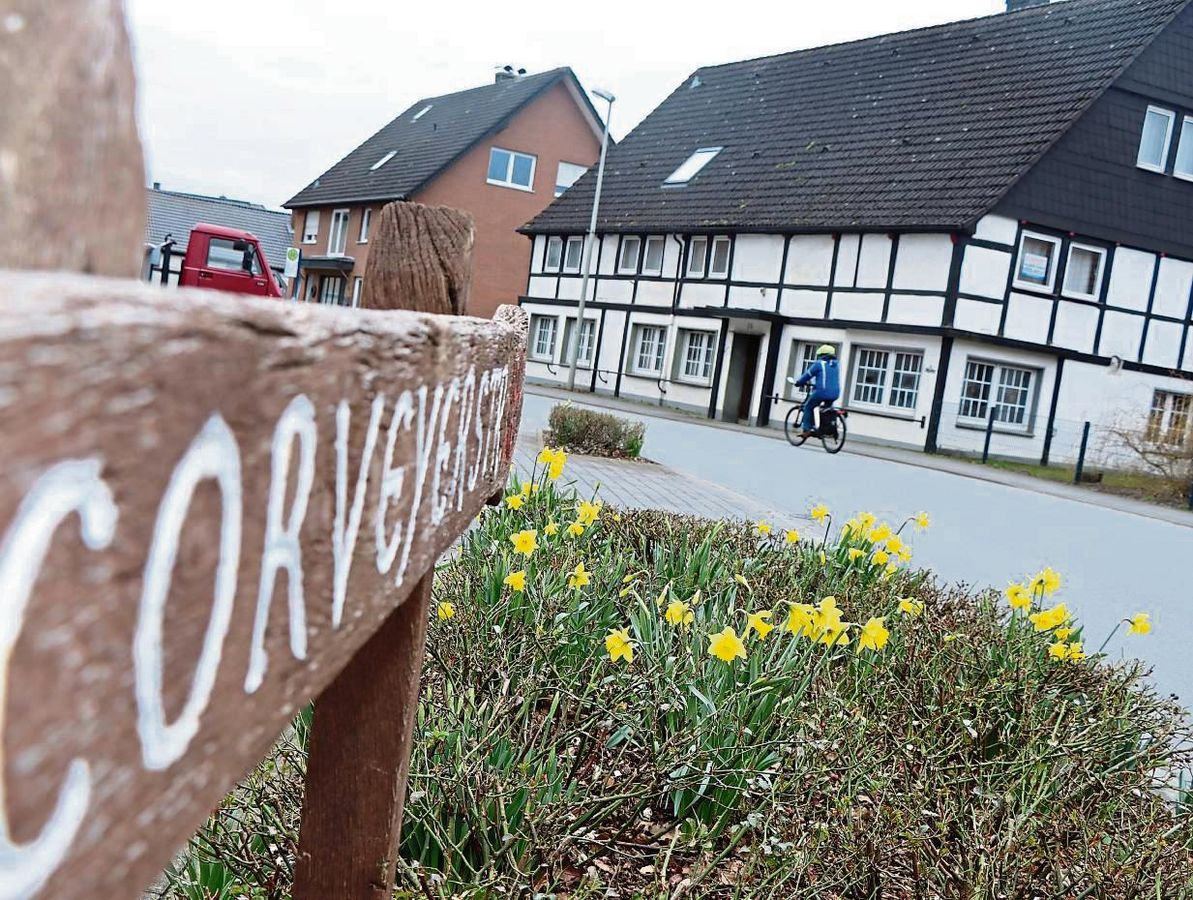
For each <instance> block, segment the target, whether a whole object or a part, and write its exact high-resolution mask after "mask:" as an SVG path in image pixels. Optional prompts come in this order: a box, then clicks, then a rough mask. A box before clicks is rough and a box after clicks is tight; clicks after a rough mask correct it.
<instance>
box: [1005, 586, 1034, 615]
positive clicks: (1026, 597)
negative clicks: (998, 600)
mask: <svg viewBox="0 0 1193 900" xmlns="http://www.w3.org/2000/svg"><path fill="white" fill-rule="evenodd" d="M1003 593H1004V594H1006V597H1007V602H1008V603H1010V604H1011V609H1027V608H1028V607H1030V606H1031V591H1029V590H1028V589H1027V588H1026V587H1025V586H1024V585H1022V584H1019V583H1018V582H1016V583H1015V584H1010V585H1007V589H1006V590H1005V591H1004V592H1003Z"/></svg>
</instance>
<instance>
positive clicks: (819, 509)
mask: <svg viewBox="0 0 1193 900" xmlns="http://www.w3.org/2000/svg"><path fill="white" fill-rule="evenodd" d="M809 515H810V516H811V517H812V520H813V521H814V522H820V523H822V524H823V522H824V520H825V519H827V518H828V516H829V509H828V507H827V506H825V505H824V504H823V503H817V504H816V505H815V506H813V507H812V510H811V512H810V513H809Z"/></svg>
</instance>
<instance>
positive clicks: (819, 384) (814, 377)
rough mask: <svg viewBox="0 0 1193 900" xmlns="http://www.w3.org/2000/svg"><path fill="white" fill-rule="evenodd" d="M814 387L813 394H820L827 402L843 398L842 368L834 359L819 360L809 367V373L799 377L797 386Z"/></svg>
mask: <svg viewBox="0 0 1193 900" xmlns="http://www.w3.org/2000/svg"><path fill="white" fill-rule="evenodd" d="M809 383H810V384H811V385H812V393H814V394H818V395H819V396H821V397H823V398H825V399H826V400H836V399H838V398H840V396H841V374H840V366H839V364H838V363H837V361H836V360H835V359H833V358H831V357H830V358H828V359H818V360H816V362H814V363H812V365H810V366H808V371H806V372H805V373H804V374H803V375H801V376H800V377H799V380H798V381H796V384H798V385H800V386H803V385H805V384H809Z"/></svg>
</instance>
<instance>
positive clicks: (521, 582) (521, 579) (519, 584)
mask: <svg viewBox="0 0 1193 900" xmlns="http://www.w3.org/2000/svg"><path fill="white" fill-rule="evenodd" d="M502 584H504V585H506V587H510V588H513V589H514V591H515V592H517V593H519V594H520V593H522V591H524V590H526V570H525V569H522V570H521V571H520V572H510V573H509V574H508V575H506V576H505V579H504V580H503V581H502Z"/></svg>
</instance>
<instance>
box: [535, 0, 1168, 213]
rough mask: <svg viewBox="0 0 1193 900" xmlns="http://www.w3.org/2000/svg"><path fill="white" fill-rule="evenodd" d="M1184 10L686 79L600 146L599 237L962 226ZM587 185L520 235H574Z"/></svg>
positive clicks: (1148, 3) (865, 50)
mask: <svg viewBox="0 0 1193 900" xmlns="http://www.w3.org/2000/svg"><path fill="white" fill-rule="evenodd" d="M1188 2H1190V0H1065V2H1059V3H1054V4H1053V5H1051V6H1044V7H1037V8H1035V9H1027V10H1024V11H1021V12H1014V13H1003V14H1000V15H996V16H990V17H986V18H982V19H974V20H970V21H967V22H958V23H953V24H949V25H942V26H937V27H934V28H926V29H921V30H918V31H909V32H905V33H902V34H895V35H888V36H885V37H876V38H870V39H867V40H863V41H856V42H853V43H848V44H840V45H836V46H831V47H823V48H820V49H815V50H805V51H800V52H796V53H788V54H784V55H781V56H772V57H767V58H763V59H755V60H747V61H745V62H738V63H731V64H728V65H722V66H713V67H709V68H704V69H699V70H698V71H697V72H696V73H695V75H694V77H692V78H689V79H687V80H686V81H685V82H684V83H683V84H682V85H681V86H680V87H679V88H678V89H676V90H675V92H674V93H672V94H671V96H670V97H668V98H667V99H666V100H665V101H664V102H663V103H662V105H660V106H659V108H658V109H656V110H655V111H654V112H653V113H651V115H649V116H648V117H647V118H646V119H645V120H644V121H643V122H642V123H641V124H640V125H639V126H638V127H637V128H635V129H634V131H633V132H632V133H631V134H630V135H629V136H628V137H626V138H625V139H624V140H623V141H622V142H621V143H620V144H619V145H618V146H617V147H616V148H615V149H612V150H611V151H610V153H609V157H608V161H607V168H606V173H605V185H604V189H603V191H602V198H601V217H600V229H601V230H604V231H616V230H627V231H635V230H636V231H644V230H654V229H659V230H664V229H667V230H701V229H704V230H716V229H734V230H746V231H748V230H757V231H768V230H771V231H779V230H786V229H793V230H799V229H808V230H817V229H823V230H831V229H850V228H861V227H866V228H890V229H900V228H911V227H919V228H942V229H943V228H962V227H966V226H968V225H971V224H972V223H973V222H975V221H976V220H977V219H978V218H980V217H981V216H982V215H983V214H985V213H986V212H988V211H989V210H990V209H991V208H992V207H993V206H994V205H995V204H996V203H997V201H998V199H999V198H1000V197H1001V196H1002V195H1003V194H1004V193H1005V192H1006V191H1007V189H1008V188H1009V187H1010V186H1011V185H1012V184H1013V183H1014V182H1015V180H1016V179H1017V178H1018V177H1019V176H1020V175H1022V174H1023V173H1024V172H1025V171H1026V170H1027V169H1029V168H1030V167H1031V166H1032V165H1033V164H1034V162H1035V161H1036V160H1037V159H1038V158H1039V157H1040V155H1041V154H1043V152H1044V151H1045V150H1047V148H1048V147H1049V146H1050V145H1051V144H1052V143H1053V142H1055V141H1056V139H1057V138H1059V137H1060V135H1061V134H1063V133H1064V131H1065V130H1066V129H1067V127H1068V126H1069V125H1070V124H1071V123H1072V122H1073V121H1074V120H1075V119H1076V118H1077V117H1078V116H1079V115H1080V114H1081V112H1082V111H1084V110H1085V109H1086V108H1087V107H1088V106H1089V105H1090V104H1091V103H1092V102H1093V100H1095V99H1096V98H1097V97H1098V96H1099V95H1100V94H1101V93H1102V92H1103V91H1104V90H1105V89H1106V88H1107V87H1108V86H1109V84H1110V83H1111V82H1112V81H1113V80H1114V79H1115V78H1116V77H1117V75H1118V74H1120V73H1121V72H1122V71H1123V69H1124V68H1125V67H1126V66H1127V65H1128V64H1129V63H1130V62H1131V61H1132V60H1133V59H1134V58H1135V56H1136V55H1138V53H1139V52H1141V51H1142V49H1143V48H1144V47H1146V45H1147V44H1148V43H1149V42H1150V40H1151V39H1152V38H1153V37H1155V36H1156V35H1157V34H1158V33H1159V32H1160V31H1161V30H1162V29H1163V28H1164V26H1165V25H1167V24H1168V23H1169V22H1170V21H1171V20H1172V18H1173V17H1174V16H1175V15H1176V14H1177V13H1178V12H1179V11H1180V9H1182V8H1183V7H1184V6H1185V5H1186V4H1187V3H1188ZM694 85H695V86H694ZM710 146H711V147H715V146H724V148H725V149H724V150H723V151H722V153H721V154H720V155H719V156H718V157H717V158H716V159H714V160H713V161H712V163H710V164H709V165H708V166H707V167H706V168H705V169H704V170H703V171H702V172H701V173H700V174H699V175H697V176H696V178H695V179H693V180H692V181H691V182H690V183H689V184H687V185H686V186H684V187H678V188H663V187H662V183H663V180H664V179H665V178H666V177H667V176H668V175H670V174H671V172H672V171H673V170H674V169H675V168H676V167H677V166H678V165H679V164H680V163H681V162H683V160H684V159H685V158H687V156H688V155H689V154H691V153H692V152H693V151H694V150H696V149H697V148H699V147H710ZM594 180H595V179H594V176H593V175H592V174H591V173H590V174H589V175H586V176H584V177H583V178H582V179H581V180H580V181H579V182H577V184H576V185H575V186H574V187H573V188H572V189H571V190H569V191H568V192H567V193H566V194H564V195H563V197H561V198H560V199H558V200H556V201H555V202H554V203H553V204H552V205H551V206H549V207H548V208H547V209H546V210H545V211H544V212H543V213H541V214H540V215H539V216H538V217H536V218H535V219H534V220H533V221H532V222H531V223H530V224H529V225H528V226H527V227H526V229H525V230H527V231H556V232H559V231H582V230H584V229H585V228H586V227H587V224H588V217H589V215H590V213H591V209H592V194H593V187H594Z"/></svg>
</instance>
